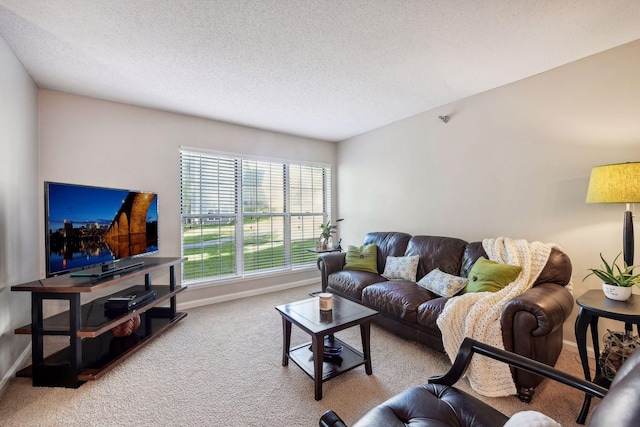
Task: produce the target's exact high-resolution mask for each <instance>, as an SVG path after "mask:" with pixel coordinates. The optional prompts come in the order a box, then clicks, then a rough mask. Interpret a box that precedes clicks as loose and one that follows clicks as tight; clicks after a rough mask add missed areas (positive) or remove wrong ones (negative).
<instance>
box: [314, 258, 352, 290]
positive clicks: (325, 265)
mask: <svg viewBox="0 0 640 427" xmlns="http://www.w3.org/2000/svg"><path fill="white" fill-rule="evenodd" d="M346 257H347V254H346V253H344V252H330V253H328V254H323V255H320V256H319V257H318V261H317V264H318V270H320V277H321V279H322V291H323V292H324V291H325V290H326V289H327V284H328V281H329V275H330V274H331V273H335V272H336V271H341V270H342V269H343V268H344V263H345V259H346Z"/></svg>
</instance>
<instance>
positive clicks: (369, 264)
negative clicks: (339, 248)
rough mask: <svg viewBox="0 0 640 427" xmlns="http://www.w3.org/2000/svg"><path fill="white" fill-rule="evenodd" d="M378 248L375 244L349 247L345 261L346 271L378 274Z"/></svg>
mask: <svg viewBox="0 0 640 427" xmlns="http://www.w3.org/2000/svg"><path fill="white" fill-rule="evenodd" d="M377 256H378V247H377V246H376V244H375V243H371V244H370V245H366V246H360V247H357V246H349V247H347V255H346V259H345V265H344V269H345V270H360V271H368V272H369V273H377V272H378V268H377V265H378V262H377Z"/></svg>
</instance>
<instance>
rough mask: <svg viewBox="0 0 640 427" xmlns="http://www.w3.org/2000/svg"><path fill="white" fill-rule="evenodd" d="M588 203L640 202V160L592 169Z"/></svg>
mask: <svg viewBox="0 0 640 427" xmlns="http://www.w3.org/2000/svg"><path fill="white" fill-rule="evenodd" d="M587 203H640V162H632V163H618V164H614V165H604V166H596V167H594V168H593V169H591V178H590V179H589V189H588V190H587Z"/></svg>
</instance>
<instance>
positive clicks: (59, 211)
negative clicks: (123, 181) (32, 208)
mask: <svg viewBox="0 0 640 427" xmlns="http://www.w3.org/2000/svg"><path fill="white" fill-rule="evenodd" d="M45 206H46V212H45V222H46V224H45V227H46V233H47V238H46V251H47V276H53V275H56V274H60V273H65V272H69V271H75V270H80V269H83V268H88V267H91V266H95V265H98V264H101V263H107V262H112V261H115V260H120V259H123V258H130V257H134V256H140V255H146V254H149V253H153V252H157V251H158V197H157V194H155V193H150V192H143V191H129V190H120V189H115V188H101V187H89V186H82V185H72V184H60V183H46V184H45Z"/></svg>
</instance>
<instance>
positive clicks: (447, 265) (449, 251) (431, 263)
mask: <svg viewBox="0 0 640 427" xmlns="http://www.w3.org/2000/svg"><path fill="white" fill-rule="evenodd" d="M466 245H467V242H465V241H464V240H462V239H456V238H454V237H438V236H413V237H412V238H411V240H409V244H408V245H407V251H406V253H405V255H406V256H411V255H418V256H419V257H420V262H419V263H418V272H417V275H416V277H417V278H418V280H420V279H422V278H423V277H424V276H425V275H426V274H427V273H428V272H430V271H431V270H433V269H434V268H439V269H440V270H441V271H444V272H445V273H449V274H455V275H457V274H458V272H459V271H460V263H461V261H462V253H463V252H464V248H465V246H466Z"/></svg>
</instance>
